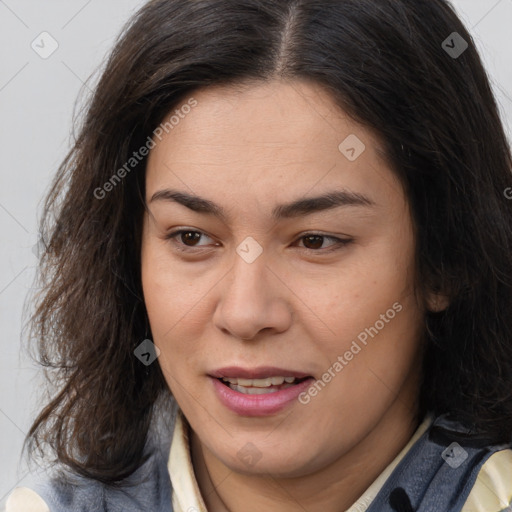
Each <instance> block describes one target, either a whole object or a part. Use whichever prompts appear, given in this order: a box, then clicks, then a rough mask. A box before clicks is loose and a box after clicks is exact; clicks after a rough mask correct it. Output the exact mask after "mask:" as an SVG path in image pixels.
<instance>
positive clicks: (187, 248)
mask: <svg viewBox="0 0 512 512" xmlns="http://www.w3.org/2000/svg"><path fill="white" fill-rule="evenodd" d="M183 233H199V234H200V235H206V233H203V232H202V231H197V230H194V229H179V230H176V231H173V232H172V233H169V234H167V235H166V236H165V239H166V240H170V241H171V242H172V243H173V244H174V245H175V247H176V249H178V250H179V251H181V252H189V253H190V252H198V251H197V248H196V247H191V246H187V245H184V244H182V243H180V242H178V241H177V240H176V238H177V237H178V236H179V235H181V234H183ZM206 236H208V235H206ZM308 237H320V238H324V239H327V240H333V241H335V242H336V243H335V244H333V245H332V246H331V247H329V248H327V249H309V248H308V247H301V249H303V250H306V251H312V252H315V253H323V254H326V253H331V252H334V251H337V250H340V249H342V248H343V247H345V246H347V245H349V244H350V243H352V242H353V241H354V240H353V239H352V238H347V239H342V238H337V237H335V236H328V235H324V234H322V233H306V234H304V235H302V236H301V237H299V238H298V239H297V240H302V239H304V238H308ZM198 247H199V250H201V249H200V248H201V247H204V246H198Z"/></svg>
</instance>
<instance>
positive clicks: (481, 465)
mask: <svg viewBox="0 0 512 512" xmlns="http://www.w3.org/2000/svg"><path fill="white" fill-rule="evenodd" d="M189 428H190V427H189V425H188V422H187V421H186V419H185V418H184V416H183V415H182V414H181V413H179V414H178V416H177V418H176V424H175V428H174V432H173V436H172V443H171V445H170V451H167V450H166V448H167V446H168V445H165V443H164V444H163V445H161V446H156V447H153V448H152V452H151V456H150V458H149V459H148V461H146V463H145V464H144V465H143V466H142V467H141V468H139V470H138V471H137V472H136V473H135V474H134V475H132V477H130V479H131V480H133V481H134V482H135V481H137V480H138V479H142V480H145V481H144V482H142V483H138V484H137V485H135V486H133V487H132V488H127V489H126V490H124V491H120V490H112V489H106V488H105V487H104V486H102V485H101V484H99V483H97V482H89V481H87V482H85V483H84V484H83V485H81V486H80V487H73V485H64V484H61V483H58V482H57V481H46V482H42V483H41V484H40V485H38V486H37V488H36V489H35V491H37V494H36V493H35V492H34V491H31V490H29V489H26V488H18V489H16V490H15V491H14V492H13V493H12V494H11V496H10V497H9V500H8V502H7V508H6V512H107V511H108V512H121V511H122V512H138V511H151V512H153V511H154V512H208V511H207V509H206V505H205V503H204V500H203V498H202V496H201V493H200V490H199V486H198V483H197V480H196V478H195V475H194V470H193V466H192V460H191V455H190V443H189ZM468 434H469V431H468V430H467V429H465V428H464V427H463V426H462V425H460V424H458V423H454V422H450V421H449V420H448V419H447V418H446V417H444V416H441V417H438V418H435V420H434V419H433V418H432V416H427V417H426V418H425V420H424V421H423V422H422V423H421V425H420V426H419V427H418V429H417V430H416V432H415V433H414V435H413V437H412V438H411V440H410V441H409V442H408V444H407V445H406V446H405V447H404V448H403V449H402V451H401V452H400V453H399V454H398V455H397V456H396V458H395V459H394V460H393V461H392V462H391V463H390V464H389V465H388V466H387V467H386V469H385V470H384V471H383V472H382V473H381V475H379V477H378V478H377V479H376V480H375V481H374V482H373V483H372V484H371V485H370V487H369V488H368V489H367V490H366V491H365V493H363V495H362V496H361V497H360V498H359V499H358V500H357V501H356V503H354V504H353V505H352V506H351V507H350V508H349V509H348V510H347V512H364V511H368V512H387V511H390V512H398V511H400V512H502V511H507V512H512V444H507V445H500V446H492V447H490V446H486V445H485V443H483V442H481V441H479V440H478V439H474V437H472V436H470V435H468ZM455 443H456V444H455ZM78 482H83V479H77V482H76V483H78ZM171 496H172V497H171ZM30 501H32V502H34V503H35V504H34V505H30ZM29 507H32V508H29ZM507 507H510V508H507Z"/></svg>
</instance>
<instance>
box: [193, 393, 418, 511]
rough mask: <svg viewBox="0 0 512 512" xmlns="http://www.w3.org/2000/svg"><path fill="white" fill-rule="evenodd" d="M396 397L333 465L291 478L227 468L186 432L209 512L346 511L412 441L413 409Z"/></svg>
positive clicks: (413, 429)
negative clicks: (382, 414) (270, 511)
mask: <svg viewBox="0 0 512 512" xmlns="http://www.w3.org/2000/svg"><path fill="white" fill-rule="evenodd" d="M401 398H402V397H397V400H395V402H394V403H393V406H392V407H391V408H390V409H388V410H387V411H386V414H385V415H384V416H383V417H382V418H381V420H380V421H379V423H378V424H377V425H376V426H375V427H374V428H373V429H372V430H371V431H370V432H369V433H368V435H367V436H366V437H365V438H364V439H362V440H361V442H359V443H358V444H357V445H356V446H354V447H352V448H351V449H350V450H349V451H348V452H346V453H344V454H343V455H342V456H340V457H339V458H338V459H337V460H336V461H335V462H334V463H332V464H331V465H329V466H328V467H324V468H322V469H321V470H319V471H316V472H314V473H310V474H306V475H305V476H301V477H296V478H279V477H275V476H273V475H271V474H267V475H263V476H262V475H250V474H242V473H237V472H234V471H232V470H231V469H229V468H228V467H227V466H226V465H225V464H224V463H223V462H222V461H220V460H219V459H218V458H217V457H216V456H215V455H214V454H213V453H212V452H211V451H210V450H208V448H207V447H205V446H204V445H203V444H202V443H201V441H200V440H199V438H198V437H197V435H196V434H195V433H194V432H193V431H191V451H192V461H193V466H194V470H195V473H196V478H197V481H198V484H199V488H200V490H201V494H202V496H203V499H204V501H205V503H206V506H207V509H208V511H209V512H241V511H243V512H260V511H261V510H272V511H273V512H296V511H297V510H308V512H341V511H344V510H347V509H348V508H350V506H351V505H353V504H354V502H356V501H357V500H358V498H360V497H361V495H362V494H363V493H364V492H365V491H366V490H367V489H368V487H369V486H370V485H371V484H372V482H373V481H374V480H375V479H376V478H377V477H378V476H379V474H380V473H381V472H382V471H383V470H384V469H385V468H386V467H387V466H388V465H389V464H390V463H391V462H392V461H393V459H394V458H395V457H396V456H397V455H398V453H399V452H400V451H401V450H402V448H403V447H404V446H405V445H406V444H407V442H408V441H409V440H410V438H411V437H412V435H413V433H414V431H415V430H416V429H417V427H418V424H419V421H418V419H417V418H416V409H414V408H410V407H407V406H406V405H404V402H403V401H402V400H401Z"/></svg>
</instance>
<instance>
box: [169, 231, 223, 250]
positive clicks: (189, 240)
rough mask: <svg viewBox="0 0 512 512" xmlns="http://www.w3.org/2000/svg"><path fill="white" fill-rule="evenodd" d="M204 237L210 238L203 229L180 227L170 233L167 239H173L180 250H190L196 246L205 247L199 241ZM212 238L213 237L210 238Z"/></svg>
mask: <svg viewBox="0 0 512 512" xmlns="http://www.w3.org/2000/svg"><path fill="white" fill-rule="evenodd" d="M202 237H206V238H210V237H209V236H208V235H206V234H205V233H203V232H202V231H196V230H193V229H179V230H177V231H173V232H172V233H169V234H168V235H167V236H166V237H165V238H166V239H167V240H171V241H172V243H173V244H175V245H176V248H177V249H178V250H180V251H189V250H193V249H194V247H203V245H201V244H198V243H197V242H199V241H200V240H201V238H202ZM210 240H212V239H211V238H210ZM217 245H218V244H217Z"/></svg>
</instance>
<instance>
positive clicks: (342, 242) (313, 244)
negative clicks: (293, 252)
mask: <svg viewBox="0 0 512 512" xmlns="http://www.w3.org/2000/svg"><path fill="white" fill-rule="evenodd" d="M325 240H331V241H332V242H334V243H333V244H331V245H330V246H328V247H322V245H323V244H324V241H325ZM299 241H303V242H304V246H303V247H301V248H302V249H306V250H310V251H314V252H330V251H334V250H337V249H340V248H342V247H344V246H346V245H348V244H349V243H351V242H353V239H351V238H346V239H342V238H337V237H335V236H327V235H323V234H321V233H306V234H305V235H302V236H301V237H300V238H299Z"/></svg>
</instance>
